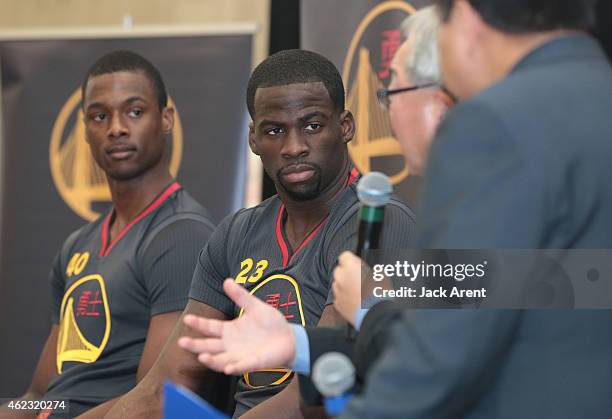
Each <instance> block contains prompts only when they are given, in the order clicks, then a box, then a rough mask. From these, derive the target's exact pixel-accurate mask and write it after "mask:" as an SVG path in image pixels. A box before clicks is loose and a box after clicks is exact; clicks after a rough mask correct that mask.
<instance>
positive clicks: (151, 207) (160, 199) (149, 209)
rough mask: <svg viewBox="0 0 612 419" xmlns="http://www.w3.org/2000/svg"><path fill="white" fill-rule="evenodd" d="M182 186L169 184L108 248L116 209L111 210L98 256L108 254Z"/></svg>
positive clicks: (106, 220) (175, 183)
mask: <svg viewBox="0 0 612 419" xmlns="http://www.w3.org/2000/svg"><path fill="white" fill-rule="evenodd" d="M180 188H181V185H180V184H179V183H178V182H173V183H172V184H171V185H170V186H168V187H167V188H166V190H165V191H164V192H162V194H161V195H160V196H158V197H157V199H155V201H153V202H152V203H151V204H150V205H149V206H148V207H146V208H145V209H144V210H143V211H142V212H141V213H140V214H138V216H137V217H136V218H134V219H133V220H132V221H130V223H129V224H128V225H127V226H125V228H124V229H123V230H121V232H120V233H119V234H118V235H117V237H115V239H114V240H113V241H112V242H111V243H110V244H109V245H108V248H107V247H106V243H107V241H108V227H109V223H110V219H111V215H112V213H113V211H114V210H111V211H110V212H109V213H108V215H107V216H106V219H105V220H104V224H103V225H102V247H101V248H100V253H99V254H98V256H100V257H106V256H108V253H109V252H110V251H111V249H112V248H113V247H114V246H115V245H116V244H117V242H119V240H121V238H122V237H123V236H125V235H126V234H127V232H128V231H129V230H130V229H131V228H132V227H133V226H134V224H136V223H137V222H138V221H140V220H142V219H143V218H144V217H146V216H147V215H148V214H150V213H151V212H152V211H154V210H155V209H156V208H157V207H159V206H160V205H161V204H162V203H163V202H164V201H165V200H166V199H167V198H168V197H169V196H170V195H172V194H173V193H174V192H176V191H177V190H179V189H180Z"/></svg>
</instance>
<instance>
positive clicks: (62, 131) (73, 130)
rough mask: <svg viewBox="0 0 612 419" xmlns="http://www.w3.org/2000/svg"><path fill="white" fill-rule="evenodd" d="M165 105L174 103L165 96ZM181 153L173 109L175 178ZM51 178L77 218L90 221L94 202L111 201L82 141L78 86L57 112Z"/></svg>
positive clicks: (180, 136)
mask: <svg viewBox="0 0 612 419" xmlns="http://www.w3.org/2000/svg"><path fill="white" fill-rule="evenodd" d="M168 106H174V103H173V102H172V99H170V98H168ZM182 153H183V129H182V127H181V120H180V117H179V114H178V111H177V110H176V108H175V113H174V128H173V130H172V156H171V158H170V172H171V173H172V175H173V176H174V177H176V175H177V173H178V171H179V167H180V163H181V157H182ZM49 163H50V167H51V177H52V178H53V183H54V184H55V187H56V188H57V190H58V192H59V194H60V196H61V197H62V199H63V200H64V202H66V204H67V205H68V206H69V207H70V208H71V209H72V210H73V211H74V212H75V213H76V214H77V215H79V216H80V217H82V218H84V219H85V220H87V221H93V220H95V219H96V218H97V217H98V216H99V213H98V212H97V211H96V210H95V209H94V208H93V204H94V203H99V202H110V200H111V196H110V190H109V189H108V185H107V183H106V176H105V174H104V172H103V171H102V169H100V168H99V167H98V165H97V164H96V162H95V161H94V159H93V157H92V156H91V152H90V150H89V145H88V144H87V141H86V140H85V124H84V122H83V111H82V109H81V88H78V89H76V91H75V92H74V93H73V94H72V95H71V96H70V98H69V99H68V100H67V101H66V103H65V104H64V106H63V107H62V109H61V110H60V113H59V114H58V116H57V118H56V121H55V124H54V125H53V131H52V132H51V144H50V147H49Z"/></svg>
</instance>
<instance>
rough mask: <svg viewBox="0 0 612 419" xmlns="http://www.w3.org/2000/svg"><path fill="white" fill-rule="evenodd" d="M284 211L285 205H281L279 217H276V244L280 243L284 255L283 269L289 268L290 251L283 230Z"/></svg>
mask: <svg viewBox="0 0 612 419" xmlns="http://www.w3.org/2000/svg"><path fill="white" fill-rule="evenodd" d="M284 210H285V204H283V203H281V206H280V209H279V210H278V216H277V217H276V242H277V243H278V246H279V247H280V250H281V253H282V254H283V268H284V267H285V266H287V263H289V250H288V249H287V245H286V244H285V239H283V232H282V230H281V228H282V221H283V211H284Z"/></svg>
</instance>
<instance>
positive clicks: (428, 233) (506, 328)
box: [203, 0, 612, 418]
mask: <svg viewBox="0 0 612 419" xmlns="http://www.w3.org/2000/svg"><path fill="white" fill-rule="evenodd" d="M436 3H437V8H438V11H439V13H440V16H441V18H442V21H443V23H442V25H441V29H440V32H439V37H440V39H439V43H440V50H441V57H442V67H443V73H444V79H445V83H446V85H447V88H448V89H449V90H450V91H451V92H452V93H453V94H455V96H457V97H458V98H459V99H460V100H461V101H462V103H461V104H460V105H459V106H457V107H456V108H455V109H454V110H453V111H452V112H451V113H450V114H449V116H448V118H447V119H446V120H445V122H444V123H443V125H442V127H441V129H440V130H439V132H438V135H437V138H436V140H435V141H434V143H433V146H432V150H431V156H430V160H429V162H428V167H427V172H426V182H425V186H424V197H423V203H422V208H421V219H420V220H421V221H420V222H421V232H420V234H419V240H418V244H419V246H420V247H422V248H532V249H534V248H564V249H571V248H582V249H588V248H610V247H611V245H612V222H611V221H610V220H609V214H610V213H612V189H610V188H609V187H608V185H607V184H606V183H607V181H608V179H610V177H611V176H612V165H610V164H609V156H610V155H612V141H611V140H610V139H611V138H612V120H611V118H610V115H609V112H610V109H612V70H611V69H610V65H609V63H608V61H607V60H606V58H605V56H604V54H603V52H602V51H601V48H600V47H599V45H598V44H597V43H596V42H595V41H594V40H593V39H592V38H590V37H589V36H587V35H586V32H585V31H586V29H587V28H588V27H589V26H590V25H591V23H592V20H593V8H594V6H593V2H592V1H588V0H558V1H555V2H542V1H536V0H514V1H512V2H508V1H503V0H487V1H483V0H438V1H437V2H436ZM228 291H230V293H234V294H236V295H235V298H237V299H240V300H241V301H242V302H243V303H244V304H245V305H247V306H248V307H249V308H251V310H253V312H254V313H255V312H258V314H260V315H261V313H262V312H263V310H262V307H260V306H255V305H252V304H251V303H250V302H249V301H247V300H246V299H244V298H243V296H241V295H238V294H237V293H235V290H233V289H228ZM383 309H384V306H383V305H382V304H381V305H377V306H375V307H374V308H373V309H372V310H370V312H369V313H368V315H367V316H366V318H365V320H364V323H363V324H362V333H363V331H364V330H365V329H366V328H368V327H369V326H368V319H371V318H374V317H375V316H376V315H377V312H380V311H381V310H383ZM245 310H246V309H245ZM374 326H375V325H374ZM374 326H372V327H374ZM268 327H269V328H270V325H269V323H268ZM277 330H279V331H280V332H282V333H286V332H283V331H284V330H286V329H282V328H280V327H279V328H277ZM251 332H252V331H251ZM217 333H218V332H217ZM391 333H392V336H391V341H390V343H389V345H388V348H387V350H386V351H385V352H384V353H383V354H382V356H381V358H380V359H379V360H378V361H377V363H376V364H375V366H374V367H373V368H372V370H371V371H369V372H368V374H367V376H366V378H367V385H366V388H365V391H364V393H363V394H362V395H361V396H359V397H357V398H355V399H354V401H353V402H352V403H351V404H349V407H348V409H347V411H346V412H345V414H344V416H343V417H347V418H348V417H351V418H355V417H364V418H365V417H368V418H379V417H401V418H456V417H467V418H490V417H504V418H506V417H507V418H549V417H551V418H552V417H554V418H578V417H580V418H582V417H584V418H587V417H588V418H605V417H610V412H612V399H611V398H610V397H609V395H610V392H609V388H610V386H611V385H612V357H611V356H610V353H612V313H610V312H609V311H604V310H600V311H592V310H580V311H560V310H556V311H537V310H523V311H519V310H516V311H510V310H505V311H502V310H499V311H496V310H488V311H485V310H464V311H453V312H449V311H443V310H439V311H435V310H421V311H412V312H405V313H403V314H402V315H401V318H400V319H399V320H398V321H396V322H395V324H394V325H393V327H392V331H391ZM312 337H313V335H310V336H309V338H312ZM293 342H295V338H294V339H293ZM294 348H295V346H294ZM311 349H312V345H311ZM267 355H268V358H267V359H266V361H269V358H270V356H271V355H270V354H267ZM291 355H293V356H292V357H291V356H290V357H289V359H287V360H285V361H284V362H286V363H287V364H288V365H293V364H294V363H295V361H296V359H299V358H300V356H302V355H301V354H300V348H297V349H296V350H294V352H293V353H292V354H291ZM310 355H311V359H310V361H311V362H313V361H314V359H313V358H315V357H314V356H313V355H316V354H313V353H312V350H311V352H310ZM203 358H204V360H206V361H208V362H217V361H220V360H221V359H222V358H221V357H218V356H217V355H214V354H213V355H208V357H206V356H204V357H203ZM225 361H227V365H226V366H225V371H226V372H236V371H239V368H236V366H238V367H245V361H244V359H242V360H241V361H240V364H237V363H233V362H232V361H231V360H229V359H228V358H226V359H225ZM274 361H275V362H278V359H275V360H274ZM262 366H265V365H258V367H262Z"/></svg>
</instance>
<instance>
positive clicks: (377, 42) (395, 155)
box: [342, 1, 415, 184]
mask: <svg viewBox="0 0 612 419" xmlns="http://www.w3.org/2000/svg"><path fill="white" fill-rule="evenodd" d="M414 12H415V8H414V7H412V6H411V5H409V4H408V3H406V2H404V1H385V2H382V3H381V4H379V5H377V6H376V7H374V8H373V9H372V10H370V12H369V13H368V14H367V15H366V16H365V18H363V20H362V21H361V22H360V23H359V26H358V27H357V30H356V31H355V34H354V35H353V39H352V40H351V43H350V45H349V49H348V53H347V55H346V59H345V60H344V66H343V70H342V79H343V81H344V85H345V86H346V88H347V90H348V101H347V108H348V109H350V110H351V112H353V114H354V115H355V123H356V131H355V137H354V138H353V141H351V142H350V143H349V144H348V149H349V153H350V156H351V159H352V160H353V162H354V163H355V165H356V166H357V168H358V169H359V170H360V171H361V172H362V173H369V172H370V171H371V170H373V169H372V159H383V158H391V159H395V160H397V162H396V164H394V166H395V165H397V166H398V168H397V172H396V173H393V174H391V173H388V175H389V178H390V179H391V182H392V183H393V184H397V183H400V182H401V181H402V180H404V179H405V178H406V177H407V176H408V169H407V168H406V166H405V163H404V159H403V156H402V151H401V148H400V145H399V143H398V142H397V140H396V139H395V137H394V136H393V132H392V129H391V121H390V119H389V115H388V114H387V112H385V111H384V110H383V109H381V108H380V106H379V104H378V99H377V97H376V92H377V91H378V90H379V89H381V88H383V87H384V86H383V81H382V80H387V79H388V78H389V77H390V71H389V70H390V69H389V67H390V64H391V59H392V58H393V55H395V51H397V48H399V46H400V44H401V31H400V29H399V28H396V29H394V30H389V31H384V32H383V33H382V34H378V33H377V34H373V33H369V32H373V31H368V29H369V28H371V27H375V25H374V24H373V23H375V22H376V20H377V19H378V18H379V17H381V16H383V15H386V14H395V15H399V17H401V19H403V18H405V17H406V16H407V15H408V14H412V13H414ZM400 21H401V20H400ZM373 50H376V52H377V54H375V56H374V54H372V51H373ZM374 63H376V65H375V64H374ZM374 67H377V69H376V70H375V68H374Z"/></svg>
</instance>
